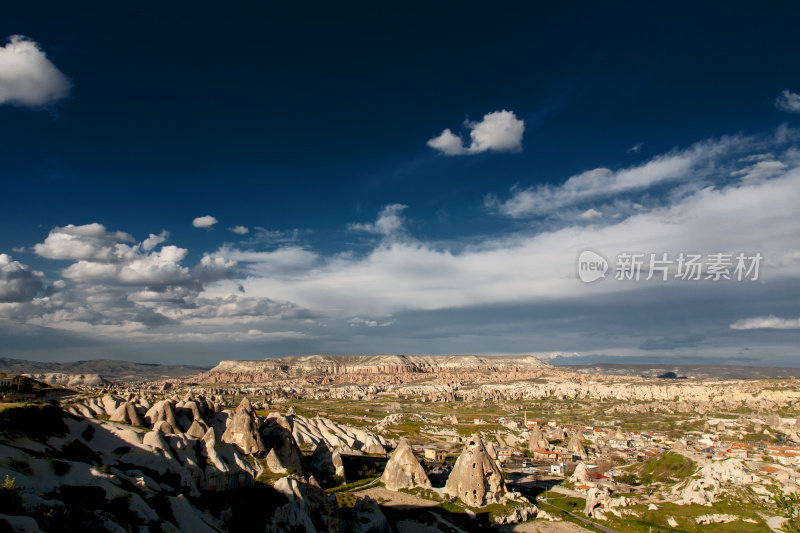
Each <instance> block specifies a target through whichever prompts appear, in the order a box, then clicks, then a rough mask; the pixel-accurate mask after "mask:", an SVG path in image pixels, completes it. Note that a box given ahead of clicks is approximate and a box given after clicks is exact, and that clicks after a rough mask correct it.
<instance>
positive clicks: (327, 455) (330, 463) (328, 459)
mask: <svg viewBox="0 0 800 533" xmlns="http://www.w3.org/2000/svg"><path fill="white" fill-rule="evenodd" d="M310 467H311V471H312V472H313V473H314V476H315V477H317V478H318V479H326V478H338V480H339V481H340V482H341V483H347V480H346V477H345V471H344V462H343V461H342V454H341V453H340V452H339V450H338V449H337V448H334V449H331V448H329V447H328V445H327V444H325V442H324V441H323V442H320V443H319V444H318V445H317V447H316V448H315V449H314V453H313V454H311V464H310Z"/></svg>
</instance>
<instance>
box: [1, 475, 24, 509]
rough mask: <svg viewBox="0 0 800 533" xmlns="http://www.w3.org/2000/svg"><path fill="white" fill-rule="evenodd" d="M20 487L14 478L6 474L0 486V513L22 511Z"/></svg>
mask: <svg viewBox="0 0 800 533" xmlns="http://www.w3.org/2000/svg"><path fill="white" fill-rule="evenodd" d="M22 490H23V489H22V487H20V486H18V485H17V480H16V478H13V477H9V476H6V480H5V481H4V482H3V485H2V486H0V514H7V515H18V514H21V513H22Z"/></svg>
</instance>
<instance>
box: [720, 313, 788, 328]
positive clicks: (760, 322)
mask: <svg viewBox="0 0 800 533" xmlns="http://www.w3.org/2000/svg"><path fill="white" fill-rule="evenodd" d="M730 328H731V329H738V330H748V329H800V318H778V317H776V316H774V315H770V316H757V317H753V318H743V319H742V320H737V321H736V322H734V323H733V324H731V325H730Z"/></svg>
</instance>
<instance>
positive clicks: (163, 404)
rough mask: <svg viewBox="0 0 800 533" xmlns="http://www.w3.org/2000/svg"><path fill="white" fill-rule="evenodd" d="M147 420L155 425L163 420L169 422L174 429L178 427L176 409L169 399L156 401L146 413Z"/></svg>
mask: <svg viewBox="0 0 800 533" xmlns="http://www.w3.org/2000/svg"><path fill="white" fill-rule="evenodd" d="M144 418H145V420H147V421H148V422H150V424H151V425H155V424H156V423H157V422H161V421H162V420H163V421H165V422H167V423H168V424H169V425H170V427H172V428H173V429H174V430H177V429H178V422H177V420H176V418H175V410H174V409H173V406H172V403H171V402H170V401H169V400H161V401H158V402H156V403H154V404H153V405H152V406H151V407H150V409H148V410H147V412H146V413H145V414H144Z"/></svg>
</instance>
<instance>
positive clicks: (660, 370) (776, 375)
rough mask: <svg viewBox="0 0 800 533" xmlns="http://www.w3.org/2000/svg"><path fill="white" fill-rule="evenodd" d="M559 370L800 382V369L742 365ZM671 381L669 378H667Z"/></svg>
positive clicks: (609, 365) (573, 367)
mask: <svg viewBox="0 0 800 533" xmlns="http://www.w3.org/2000/svg"><path fill="white" fill-rule="evenodd" d="M558 367H559V368H563V369H565V370H572V371H573V372H580V373H581V374H606V375H610V376H631V377H640V376H643V377H648V378H658V377H665V375H666V374H669V373H670V372H672V373H674V374H675V375H676V377H686V378H689V379H715V378H719V379H789V378H800V368H790V367H776V366H739V365H668V364H644V363H642V364H630V365H626V364H619V363H596V364H588V365H558ZM667 379H669V378H667Z"/></svg>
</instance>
